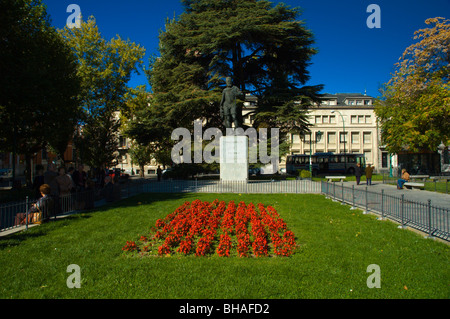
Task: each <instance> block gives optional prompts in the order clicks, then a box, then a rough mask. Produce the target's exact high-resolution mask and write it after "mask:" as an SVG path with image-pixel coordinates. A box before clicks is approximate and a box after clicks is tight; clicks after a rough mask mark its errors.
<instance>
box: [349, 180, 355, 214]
mask: <svg viewBox="0 0 450 319" xmlns="http://www.w3.org/2000/svg"><path fill="white" fill-rule="evenodd" d="M354 209H356V207H355V185H352V207H351V208H350V210H354Z"/></svg>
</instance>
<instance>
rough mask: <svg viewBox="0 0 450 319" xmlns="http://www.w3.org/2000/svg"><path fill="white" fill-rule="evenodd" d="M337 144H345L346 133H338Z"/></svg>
mask: <svg viewBox="0 0 450 319" xmlns="http://www.w3.org/2000/svg"><path fill="white" fill-rule="evenodd" d="M339 142H341V143H346V142H347V132H345V133H344V132H341V133H339Z"/></svg>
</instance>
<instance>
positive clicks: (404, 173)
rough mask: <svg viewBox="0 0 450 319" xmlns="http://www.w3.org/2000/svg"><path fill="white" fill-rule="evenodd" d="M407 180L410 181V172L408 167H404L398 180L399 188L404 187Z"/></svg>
mask: <svg viewBox="0 0 450 319" xmlns="http://www.w3.org/2000/svg"><path fill="white" fill-rule="evenodd" d="M406 182H409V174H408V172H407V171H406V169H402V177H401V178H400V179H399V180H398V181H397V189H403V185H404V184H405V183H406Z"/></svg>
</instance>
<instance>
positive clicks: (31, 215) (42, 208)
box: [14, 184, 53, 225]
mask: <svg viewBox="0 0 450 319" xmlns="http://www.w3.org/2000/svg"><path fill="white" fill-rule="evenodd" d="M39 192H40V193H41V195H42V197H41V198H39V199H38V200H37V201H36V203H34V204H33V205H32V206H31V208H30V209H29V210H28V223H29V224H31V223H39V224H40V223H41V222H42V221H45V220H47V219H48V217H49V216H50V212H51V209H52V208H53V200H52V198H51V197H50V186H49V185H48V184H43V185H41V186H40V187H39ZM39 214H41V216H40V219H38V217H39ZM26 218H27V214H26V213H19V214H17V215H16V220H15V223H14V225H25V224H26Z"/></svg>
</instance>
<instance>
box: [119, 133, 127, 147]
mask: <svg viewBox="0 0 450 319" xmlns="http://www.w3.org/2000/svg"><path fill="white" fill-rule="evenodd" d="M119 147H123V148H125V147H127V139H126V137H123V136H121V137H119Z"/></svg>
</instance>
